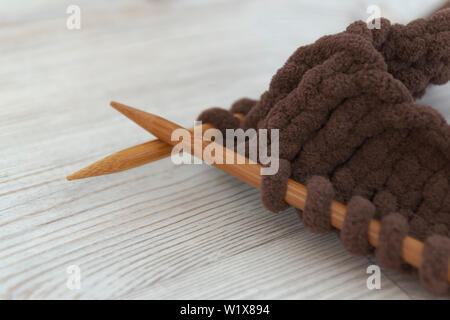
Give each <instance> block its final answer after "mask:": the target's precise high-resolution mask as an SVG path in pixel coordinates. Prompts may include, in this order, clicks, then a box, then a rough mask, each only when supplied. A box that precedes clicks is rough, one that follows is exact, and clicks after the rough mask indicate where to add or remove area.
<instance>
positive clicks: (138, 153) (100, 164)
mask: <svg viewBox="0 0 450 320" xmlns="http://www.w3.org/2000/svg"><path fill="white" fill-rule="evenodd" d="M234 116H235V117H237V118H240V119H242V118H243V117H244V115H243V114H240V113H237V114H235V115H234ZM211 128H213V126H212V125H211V124H209V123H204V124H202V126H201V130H202V132H204V131H206V130H208V129H211ZM189 131H191V132H193V131H194V128H191V129H189ZM171 152H172V145H170V144H167V143H165V142H163V141H161V140H159V139H156V140H152V141H148V142H145V143H142V144H139V145H136V146H133V147H130V148H127V149H124V150H121V151H118V152H115V153H113V154H111V155H109V156H107V157H105V158H103V159H101V160H99V161H97V162H94V163H93V164H91V165H89V166H87V167H85V168H83V169H81V170H79V171H77V172H75V173H72V174H71V175H69V176H67V180H76V179H84V178H90V177H95V176H101V175H105V174H111V173H116V172H121V171H125V170H129V169H133V168H136V167H139V166H142V165H144V164H146V163H149V162H153V161H157V160H160V159H163V158H166V157H169V156H170V154H171Z"/></svg>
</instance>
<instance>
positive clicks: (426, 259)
mask: <svg viewBox="0 0 450 320" xmlns="http://www.w3.org/2000/svg"><path fill="white" fill-rule="evenodd" d="M449 59H450V9H442V10H440V11H438V12H436V13H435V14H433V15H432V16H430V17H429V18H427V19H418V20H415V21H412V22H411V23H409V24H408V25H399V24H393V25H392V24H391V23H390V22H389V21H388V20H386V19H382V21H381V29H372V30H369V29H368V28H367V24H366V23H364V22H362V21H358V22H355V23H353V24H351V25H350V26H348V28H347V29H346V30H345V31H344V32H341V33H338V34H336V35H329V36H324V37H322V38H320V39H319V40H318V41H317V42H315V43H314V44H311V45H308V46H303V47H300V48H299V49H297V50H296V51H295V52H294V54H293V55H292V56H291V57H290V58H289V59H288V60H287V62H286V63H285V64H284V66H283V67H282V68H281V69H279V70H278V72H277V73H276V74H275V75H274V76H273V78H272V81H271V83H270V87H269V89H268V90H267V91H266V92H264V93H263V94H262V96H261V98H260V100H258V101H256V100H252V99H248V98H243V99H240V100H238V101H236V102H235V103H234V104H233V105H232V107H231V110H229V111H228V110H223V109H218V108H214V109H210V110H206V111H204V112H203V113H202V114H201V115H200V116H199V120H202V121H204V122H210V123H213V124H214V125H215V126H216V127H217V128H219V129H220V130H222V131H224V130H225V129H226V128H230V129H236V128H243V129H248V128H256V129H260V128H265V129H269V130H270V129H279V137H280V140H279V146H280V150H279V152H280V170H279V171H278V173H277V174H276V175H274V176H264V177H263V182H262V189H261V197H262V202H263V204H264V205H265V207H266V208H268V209H269V210H271V211H274V212H279V211H282V210H284V209H285V208H286V207H287V204H286V203H285V202H284V200H283V198H284V194H285V191H286V182H287V179H288V178H292V179H294V180H296V181H299V182H301V183H303V184H306V185H307V187H308V198H307V203H306V207H305V210H304V211H303V212H302V211H300V210H298V213H299V216H300V219H301V220H302V221H303V223H304V224H305V225H306V226H307V227H308V228H309V229H310V230H311V231H313V232H327V231H330V230H332V229H333V228H332V226H331V224H330V211H329V207H330V203H331V201H332V199H335V200H338V201H340V202H342V203H345V204H347V206H348V211H347V215H346V218H345V221H344V225H343V228H342V230H341V231H340V234H339V236H340V239H341V241H342V243H343V245H344V246H345V248H346V249H347V250H349V251H350V252H352V253H355V254H368V253H370V252H371V251H373V248H371V246H370V245H369V243H368V241H367V230H368V225H369V221H370V219H372V218H375V219H379V220H380V221H381V232H380V239H379V246H378V247H377V249H376V252H375V255H376V257H377V259H378V262H379V263H380V264H381V265H382V266H384V267H386V268H390V269H395V270H402V271H404V272H409V273H412V274H417V276H418V278H419V279H420V281H421V282H422V284H423V285H424V286H425V287H426V288H428V289H429V290H431V291H432V292H434V293H436V294H445V293H447V292H448V289H449V286H448V282H447V264H448V262H449V258H450V126H449V125H448V124H447V122H446V120H445V119H444V118H443V116H442V115H441V114H440V113H439V112H437V111H436V110H434V109H433V108H431V107H429V106H425V105H420V104H417V103H415V102H414V99H415V98H418V97H421V96H423V95H424V94H425V91H426V89H427V87H428V86H429V85H430V84H434V85H439V84H444V83H446V82H447V81H448V80H449V79H450V60H449ZM233 113H243V114H245V117H244V118H243V119H242V120H238V119H236V118H234V117H233ZM406 235H410V236H413V237H415V238H417V239H420V240H422V241H424V242H425V249H424V254H423V264H422V266H421V268H420V270H414V269H413V268H412V267H411V266H408V265H405V264H404V263H403V261H402V258H401V248H402V240H403V238H404V237H405V236H406Z"/></svg>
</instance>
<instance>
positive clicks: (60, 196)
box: [0, 0, 450, 299]
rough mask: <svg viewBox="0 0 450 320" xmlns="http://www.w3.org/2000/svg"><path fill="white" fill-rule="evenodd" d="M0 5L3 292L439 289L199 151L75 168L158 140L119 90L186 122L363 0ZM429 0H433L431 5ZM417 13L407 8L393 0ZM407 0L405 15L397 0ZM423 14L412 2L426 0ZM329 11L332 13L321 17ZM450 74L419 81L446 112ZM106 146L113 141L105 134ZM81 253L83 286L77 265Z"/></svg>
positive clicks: (250, 294)
mask: <svg viewBox="0 0 450 320" xmlns="http://www.w3.org/2000/svg"><path fill="white" fill-rule="evenodd" d="M8 4H9V5H5V6H3V7H2V11H1V12H0V24H1V28H0V51H1V52H2V54H1V55H0V65H1V66H2V68H1V69H0V96H1V97H2V99H1V101H0V150H1V155H2V157H0V297H2V298H16V299H23V298H58V299H72V298H119V299H120V298H249V299H254V298H287V299H297V298H339V299H350V298H360V299H365V298H385V299H389V298H401V299H409V298H433V296H431V295H429V294H428V293H427V292H426V291H425V290H423V289H422V288H421V287H420V285H419V284H418V283H417V282H416V281H415V280H412V279H410V278H409V277H407V276H404V275H400V274H397V273H391V272H385V271H383V274H382V289H381V290H373V291H370V290H368V289H367V287H366V279H367V276H368V275H367V274H366V267H367V266H368V265H370V264H373V263H375V262H374V260H373V258H371V257H369V258H365V257H355V256H352V255H350V254H348V253H347V252H345V250H344V249H343V248H342V246H341V244H340V243H339V241H338V239H337V238H336V236H335V235H333V234H328V235H314V234H311V233H309V232H308V231H307V230H306V229H305V228H304V227H303V226H302V225H301V223H299V221H298V218H297V217H296V215H295V213H294V211H293V210H292V209H290V210H288V211H286V212H285V213H283V214H280V215H273V214H271V213H269V212H267V211H266V210H264V209H263V208H262V206H261V204H260V199H259V193H258V191H257V190H256V189H253V188H252V187H250V186H248V185H246V184H244V183H242V182H240V181H238V180H236V179H234V178H233V177H230V176H228V175H226V174H224V173H222V172H220V171H219V170H217V169H214V168H211V167H208V166H204V165H190V166H174V165H173V164H172V163H171V162H170V160H168V159H165V160H161V161H159V162H157V163H152V164H149V165H146V166H143V167H140V168H136V169H133V170H130V171H126V172H121V173H118V174H116V175H110V176H104V177H97V178H93V179H89V180H80V181H74V182H67V181H66V180H65V176H66V175H67V174H69V173H71V172H74V171H76V170H77V169H80V168H82V167H83V166H86V165H87V164H89V163H92V162H93V161H95V160H98V159H100V158H102V157H103V156H105V155H107V154H109V153H112V152H114V151H117V150H120V149H123V148H126V147H129V146H132V145H135V144H138V143H142V142H145V141H148V140H149V139H151V138H152V137H151V136H150V135H149V134H148V133H146V132H145V131H144V130H142V129H140V128H139V127H137V126H136V125H135V124H133V123H131V122H130V121H129V120H126V119H124V118H123V117H122V116H121V115H119V114H117V113H116V112H113V111H112V110H111V108H109V107H108V103H109V101H111V100H118V101H123V102H126V103H128V104H130V105H134V106H136V107H139V108H143V109H145V110H147V111H149V112H155V113H158V114H160V115H161V116H164V117H166V118H168V119H171V120H173V121H174V122H177V123H180V124H182V125H184V126H186V127H191V126H192V125H193V120H194V119H195V117H196V116H197V114H198V113H199V112H200V111H201V110H203V109H205V108H207V107H209V106H213V105H217V106H223V107H228V106H229V105H230V104H231V103H232V102H233V101H234V100H235V99H236V98H239V97H242V96H249V97H253V98H256V97H258V96H259V94H261V93H262V91H263V90H264V89H265V88H266V87H267V85H268V83H269V81H270V77H271V75H272V74H273V73H274V72H275V71H276V70H277V68H278V67H279V66H280V65H281V64H282V63H283V62H284V61H285V59H286V58H287V57H288V56H289V55H290V53H291V52H292V51H293V50H294V49H295V48H297V47H298V46H299V45H304V44H307V43H310V42H312V41H314V40H315V39H317V38H318V37H319V36H321V35H323V34H327V33H334V32H337V31H340V30H342V29H344V28H345V26H346V25H347V24H348V23H350V22H352V21H353V20H355V19H358V18H362V19H365V17H366V15H367V14H366V13H365V6H366V4H365V1H359V2H358V1H341V2H339V5H338V4H337V2H335V1H321V2H320V3H318V2H316V1H298V0H292V1H288V0H283V1H269V0H263V1H261V0H248V1H238V0H227V1H225V0H223V1H220V0H216V1H198V0H197V1H194V0H185V1H143V0H127V1H106V0H99V1H78V4H79V5H80V7H81V10H82V29H81V30H73V31H70V30H67V28H66V18H67V15H66V13H65V11H66V8H67V6H68V5H69V4H71V2H70V1H58V0H39V1H33V2H32V3H27V4H25V3H23V2H17V1H12V0H11V1H10V0H8ZM431 5H432V4H431V3H430V6H431ZM387 12H391V14H392V16H389V15H388V14H387V16H388V18H392V19H394V20H396V21H400V22H405V20H408V19H406V18H407V16H405V15H406V14H408V13H410V11H405V12H406V13H405V12H402V10H397V9H395V8H393V9H392V11H387ZM402 14H403V16H402ZM415 17H416V16H415ZM318 21H321V22H322V23H318ZM448 89H449V86H448V85H447V86H443V87H437V88H433V89H432V90H430V91H429V93H428V94H427V96H426V97H425V98H424V99H423V102H424V103H429V104H431V105H433V106H434V107H436V108H437V109H439V110H440V111H442V112H443V114H444V115H445V116H447V118H449V116H450V113H449V108H448V101H449V98H450V96H449V94H450V93H449V92H450V91H449V90H448ZM100 150H101V151H100ZM70 265H78V266H79V267H80V268H81V286H82V287H81V289H80V290H69V289H68V288H67V286H66V281H67V277H68V274H67V273H66V268H67V267H68V266H70Z"/></svg>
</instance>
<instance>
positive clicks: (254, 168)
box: [111, 102, 450, 282]
mask: <svg viewBox="0 0 450 320" xmlns="http://www.w3.org/2000/svg"><path fill="white" fill-rule="evenodd" d="M111 106H112V107H113V108H115V109H116V110H117V111H119V112H121V113H122V114H123V115H125V116H126V117H127V118H129V119H130V120H132V121H134V122H135V123H137V124H138V125H139V126H141V127H142V128H144V129H145V130H147V131H148V132H150V133H152V134H153V135H155V136H156V137H158V138H159V139H161V140H162V141H164V142H166V143H169V144H172V145H176V144H178V143H179V141H172V132H173V131H174V130H176V129H184V128H182V127H180V126H179V125H177V124H175V123H173V122H170V121H168V120H166V119H164V118H161V117H159V116H156V115H153V114H150V113H147V112H144V111H141V110H137V109H135V108H132V107H128V106H125V105H123V104H120V103H117V102H111ZM199 142H200V144H201V146H202V148H201V149H200V150H198V148H197V154H196V148H190V147H191V146H193V145H195V144H196V143H199ZM182 143H183V146H184V145H187V146H188V148H183V150H193V152H192V151H191V153H193V154H194V156H197V157H200V158H201V159H203V156H202V155H203V150H204V148H205V147H206V146H208V145H209V144H211V143H213V144H215V145H214V149H215V150H219V149H221V150H222V152H221V153H222V155H223V159H224V161H222V163H227V162H226V161H225V160H226V158H227V157H229V156H230V155H231V156H232V157H237V158H239V157H243V156H241V155H238V154H236V153H234V152H233V151H232V150H229V149H227V148H225V147H223V146H222V145H218V144H216V143H215V142H208V141H204V140H201V141H197V139H196V138H195V137H191V141H184V140H183V142H182ZM246 160H247V161H246V162H245V164H239V165H237V164H218V163H212V164H213V165H214V166H215V167H217V168H219V169H221V170H223V171H225V172H227V173H229V174H231V175H233V176H235V177H236V178H238V179H240V180H242V181H244V182H247V183H248V184H250V185H252V186H255V187H257V188H260V187H261V175H260V169H261V166H260V165H259V164H257V163H253V162H252V161H250V160H248V159H246ZM234 163H236V162H234ZM306 198H307V189H306V187H305V186H303V185H302V184H300V183H298V182H296V181H294V180H292V179H289V180H288V183H287V190H286V196H285V201H286V202H287V203H289V204H290V205H292V206H294V207H296V208H299V209H301V210H303V209H304V208H305V203H306ZM346 210H347V208H346V206H345V205H343V204H341V203H339V202H337V201H333V202H332V204H331V207H330V211H331V224H332V225H333V226H334V227H336V228H338V229H342V225H343V222H344V218H345V214H346ZM379 233H380V222H379V221H377V220H374V219H372V221H371V223H370V225H369V231H368V241H369V243H370V244H371V245H372V246H374V247H377V246H378V236H379ZM422 251H423V243H422V242H421V241H418V240H416V239H414V238H412V237H410V236H406V237H405V239H404V240H403V248H402V257H403V259H404V260H405V261H406V262H407V263H409V264H411V265H413V266H415V267H417V268H419V267H420V266H421V264H422ZM447 278H448V281H449V282H450V266H449V268H448V272H447Z"/></svg>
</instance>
